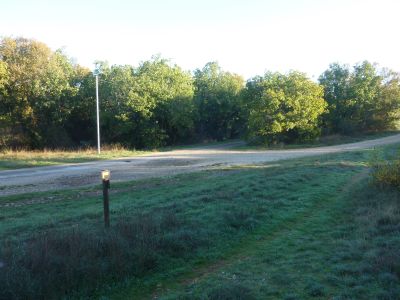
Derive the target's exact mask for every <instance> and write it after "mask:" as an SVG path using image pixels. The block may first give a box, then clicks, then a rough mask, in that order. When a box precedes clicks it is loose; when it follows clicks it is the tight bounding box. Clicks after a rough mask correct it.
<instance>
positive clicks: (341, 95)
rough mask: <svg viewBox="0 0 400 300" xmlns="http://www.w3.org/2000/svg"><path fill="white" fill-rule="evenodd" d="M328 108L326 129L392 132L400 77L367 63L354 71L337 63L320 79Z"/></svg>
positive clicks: (396, 111) (356, 66)
mask: <svg viewBox="0 0 400 300" xmlns="http://www.w3.org/2000/svg"><path fill="white" fill-rule="evenodd" d="M319 81H320V84H321V85H322V86H323V87H324V90H325V100H326V101H327V102H328V104H329V110H328V111H329V113H328V115H327V116H326V119H325V121H326V124H325V125H326V127H327V128H328V129H330V130H332V131H334V132H341V133H352V132H356V131H365V130H381V129H386V128H392V127H394V126H395V125H396V122H397V121H398V118H399V108H400V77H399V74H397V73H394V72H392V71H389V70H378V69H377V67H376V65H373V64H371V63H369V62H367V61H364V62H362V63H361V64H357V65H355V66H354V67H353V70H351V69H350V68H349V67H348V66H345V65H339V64H337V63H335V64H332V65H330V67H329V69H328V70H326V71H325V72H324V73H323V74H322V75H321V76H320V78H319Z"/></svg>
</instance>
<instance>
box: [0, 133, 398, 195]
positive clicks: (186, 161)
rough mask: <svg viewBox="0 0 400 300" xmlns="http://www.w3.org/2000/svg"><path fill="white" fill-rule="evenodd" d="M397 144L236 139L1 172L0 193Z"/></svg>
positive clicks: (388, 140) (391, 139)
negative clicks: (105, 173) (258, 147)
mask: <svg viewBox="0 0 400 300" xmlns="http://www.w3.org/2000/svg"><path fill="white" fill-rule="evenodd" d="M393 143H400V134H398V135H393V136H389V137H385V138H380V139H375V140H368V141H363V142H358V143H352V144H344V145H336V146H329V147H316V148H305V149H293V150H265V151H252V150H250V151H248V150H247V151H239V150H232V149H231V148H232V147H234V146H237V145H238V144H240V142H234V143H229V144H223V145H218V146H205V147H199V148H191V149H185V150H173V151H168V152H156V153H151V154H148V155H143V156H137V157H131V158H126V157H125V158H121V159H115V160H108V161H97V162H89V163H80V164H68V165H61V166H51V167H37V168H27V169H18V170H11V171H0V196H5V195H13V194H22V193H27V192H37V191H48V190H56V189H67V188H77V187H83V186H89V185H94V184H99V183H100V171H101V170H104V169H109V170H110V171H111V178H112V181H114V182H115V181H126V180H135V179H141V178H149V177H160V176H166V175H174V174H178V173H184V172H193V171H199V170H205V169H212V168H217V167H221V166H233V165H251V164H259V163H264V162H271V161H277V160H283V159H291V158H297V157H305V156H312V155H319V154H325V153H337V152H344V151H355V150H360V149H368V148H374V147H376V146H381V145H387V144H393Z"/></svg>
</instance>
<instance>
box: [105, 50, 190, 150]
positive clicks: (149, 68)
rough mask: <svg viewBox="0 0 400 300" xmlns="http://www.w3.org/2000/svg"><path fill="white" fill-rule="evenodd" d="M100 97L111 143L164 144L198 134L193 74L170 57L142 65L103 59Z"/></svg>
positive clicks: (108, 140)
mask: <svg viewBox="0 0 400 300" xmlns="http://www.w3.org/2000/svg"><path fill="white" fill-rule="evenodd" d="M100 98H101V120H102V132H103V135H104V139H105V141H106V142H109V143H122V144H127V145H130V146H135V147H158V146H161V145H165V144H171V143H176V142H180V141H184V140H186V139H188V138H190V137H191V135H192V132H193V127H194V125H193V108H194V106H193V81H192V78H191V76H190V74H189V73H187V72H184V71H182V70H181V69H180V68H179V67H178V66H176V65H170V63H169V62H168V61H167V60H165V59H162V58H160V57H153V58H152V59H151V60H149V61H145V62H143V63H141V64H140V65H139V67H138V68H133V67H131V66H112V67H108V66H107V65H106V64H103V66H102V74H101V75H100Z"/></svg>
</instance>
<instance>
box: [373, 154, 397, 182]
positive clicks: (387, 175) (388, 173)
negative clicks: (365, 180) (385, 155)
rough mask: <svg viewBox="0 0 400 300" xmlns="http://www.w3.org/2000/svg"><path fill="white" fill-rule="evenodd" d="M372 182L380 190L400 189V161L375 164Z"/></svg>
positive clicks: (392, 160)
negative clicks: (388, 188)
mask: <svg viewBox="0 0 400 300" xmlns="http://www.w3.org/2000/svg"><path fill="white" fill-rule="evenodd" d="M372 182H373V183H374V184H375V185H377V186H379V187H380V188H385V187H394V188H398V189H400V159H391V160H386V161H379V162H374V163H373V171H372Z"/></svg>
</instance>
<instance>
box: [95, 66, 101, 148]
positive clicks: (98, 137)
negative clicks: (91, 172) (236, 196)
mask: <svg viewBox="0 0 400 300" xmlns="http://www.w3.org/2000/svg"><path fill="white" fill-rule="evenodd" d="M95 76H96V107H97V111H96V113H97V154H100V113H99V74H97V73H96V74H95Z"/></svg>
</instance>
